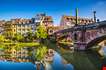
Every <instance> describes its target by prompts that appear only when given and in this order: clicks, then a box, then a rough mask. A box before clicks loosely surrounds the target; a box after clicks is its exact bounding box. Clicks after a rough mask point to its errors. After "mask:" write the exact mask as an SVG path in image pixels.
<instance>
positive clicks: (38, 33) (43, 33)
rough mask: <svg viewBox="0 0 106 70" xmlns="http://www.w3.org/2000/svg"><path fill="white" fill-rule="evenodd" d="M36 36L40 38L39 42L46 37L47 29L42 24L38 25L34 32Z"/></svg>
mask: <svg viewBox="0 0 106 70" xmlns="http://www.w3.org/2000/svg"><path fill="white" fill-rule="evenodd" d="M35 34H36V36H37V38H38V39H39V40H40V42H41V43H43V42H44V40H45V39H46V38H47V37H48V34H47V29H46V27H45V26H44V25H39V26H38V27H37V30H36V32H35Z"/></svg>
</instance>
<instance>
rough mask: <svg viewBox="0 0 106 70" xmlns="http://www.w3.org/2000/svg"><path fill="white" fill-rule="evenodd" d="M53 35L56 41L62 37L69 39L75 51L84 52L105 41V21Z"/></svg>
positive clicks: (79, 26) (78, 26) (75, 27)
mask: <svg viewBox="0 0 106 70" xmlns="http://www.w3.org/2000/svg"><path fill="white" fill-rule="evenodd" d="M53 35H55V37H56V39H57V40H59V39H62V38H64V37H65V38H70V39H72V40H73V41H74V46H75V49H78V50H86V49H87V48H89V47H91V46H93V45H95V44H97V43H99V42H101V41H102V40H106V21H101V22H96V23H92V24H85V25H77V26H74V27H72V28H68V29H63V30H60V31H57V32H54V33H53Z"/></svg>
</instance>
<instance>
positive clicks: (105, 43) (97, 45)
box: [86, 35, 106, 57]
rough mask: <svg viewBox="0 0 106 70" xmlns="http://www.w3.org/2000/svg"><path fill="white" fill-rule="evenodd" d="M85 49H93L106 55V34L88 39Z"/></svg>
mask: <svg viewBox="0 0 106 70" xmlns="http://www.w3.org/2000/svg"><path fill="white" fill-rule="evenodd" d="M86 49H87V50H93V51H95V52H97V53H98V54H99V55H100V56H102V57H104V56H106V50H105V49H106V35H103V36H100V37H98V38H95V39H93V40H92V41H90V42H89V43H88V44H87V46H86Z"/></svg>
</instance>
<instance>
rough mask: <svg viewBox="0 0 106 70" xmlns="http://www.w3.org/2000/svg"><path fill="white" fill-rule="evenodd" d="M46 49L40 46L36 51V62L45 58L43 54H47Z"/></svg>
mask: <svg viewBox="0 0 106 70" xmlns="http://www.w3.org/2000/svg"><path fill="white" fill-rule="evenodd" d="M47 51H48V49H47V47H46V46H41V47H39V48H38V49H37V51H36V56H35V58H37V60H42V59H43V58H44V56H45V54H46V53H47Z"/></svg>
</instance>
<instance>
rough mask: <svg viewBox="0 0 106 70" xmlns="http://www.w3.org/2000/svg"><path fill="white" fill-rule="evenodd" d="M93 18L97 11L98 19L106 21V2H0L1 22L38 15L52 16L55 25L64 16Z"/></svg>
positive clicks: (90, 0)
mask: <svg viewBox="0 0 106 70" xmlns="http://www.w3.org/2000/svg"><path fill="white" fill-rule="evenodd" d="M75 8H78V9H79V17H84V18H93V11H94V10H95V11H96V12H97V13H96V16H97V18H98V19H100V20H101V21H102V20H106V15H105V13H106V0H0V20H3V19H4V20H10V19H13V18H32V17H34V16H35V15H36V14H37V13H46V14H47V15H48V16H52V17H53V20H54V24H55V25H58V24H59V23H60V20H61V17H62V15H70V16H75Z"/></svg>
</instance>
